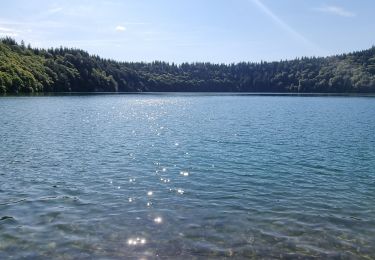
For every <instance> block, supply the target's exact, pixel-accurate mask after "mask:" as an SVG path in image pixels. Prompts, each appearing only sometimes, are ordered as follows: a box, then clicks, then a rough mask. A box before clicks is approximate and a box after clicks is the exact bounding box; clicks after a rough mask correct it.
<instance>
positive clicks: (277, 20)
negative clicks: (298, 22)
mask: <svg viewBox="0 0 375 260" xmlns="http://www.w3.org/2000/svg"><path fill="white" fill-rule="evenodd" d="M251 1H252V2H253V3H254V4H255V5H256V6H257V7H258V8H259V9H260V10H261V11H262V12H263V13H265V14H266V15H267V16H268V17H269V18H271V20H273V21H274V22H275V23H276V24H277V25H278V26H279V27H281V28H282V29H283V30H284V31H286V32H287V33H288V34H289V35H291V36H292V37H293V38H294V39H295V40H297V41H299V42H301V43H303V44H304V45H305V46H307V47H309V48H311V49H314V50H319V47H318V46H316V45H315V44H314V43H312V42H311V41H309V40H308V39H307V38H305V37H304V36H303V35H302V34H300V33H299V32H297V31H296V30H295V29H294V28H293V27H291V26H290V25H289V24H287V23H286V22H285V21H284V20H282V19H281V18H280V17H278V16H277V15H276V14H275V13H274V12H272V11H271V9H269V8H268V7H267V6H266V5H265V4H263V3H262V1H260V0H251Z"/></svg>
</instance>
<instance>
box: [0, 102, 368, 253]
mask: <svg viewBox="0 0 375 260" xmlns="http://www.w3.org/2000/svg"><path fill="white" fill-rule="evenodd" d="M0 111H1V116H0V147H1V151H0V219H1V220H0V259H7V258H11V257H14V258H15V259H18V258H26V259H30V258H31V259H33V258H37V259H52V258H53V259H77V258H79V259H91V258H101V259H123V258H145V259H155V258H173V259H192V258H199V259H201V258H203V259H205V258H226V257H233V258H236V259H238V258H245V257H248V258H267V259H268V258H297V257H301V258H309V257H312V258H313V257H320V258H337V259H374V257H375V98H366V97H299V96H296V97H289V96H226V95H87V96H53V97H2V98H0Z"/></svg>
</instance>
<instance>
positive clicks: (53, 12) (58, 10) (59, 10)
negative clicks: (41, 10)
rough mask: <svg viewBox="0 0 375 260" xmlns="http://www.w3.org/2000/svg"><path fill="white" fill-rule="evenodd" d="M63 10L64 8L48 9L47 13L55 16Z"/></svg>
mask: <svg viewBox="0 0 375 260" xmlns="http://www.w3.org/2000/svg"><path fill="white" fill-rule="evenodd" d="M62 10H63V8H62V7H56V8H51V9H48V10H47V13H48V14H55V13H59V12H61V11H62Z"/></svg>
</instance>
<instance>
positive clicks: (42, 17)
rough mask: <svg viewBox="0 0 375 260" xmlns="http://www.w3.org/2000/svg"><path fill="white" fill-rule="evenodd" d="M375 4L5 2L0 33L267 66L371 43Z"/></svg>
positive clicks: (138, 53)
mask: <svg viewBox="0 0 375 260" xmlns="http://www.w3.org/2000/svg"><path fill="white" fill-rule="evenodd" d="M374 11H375V1H374V0H124V1H120V0H104V1H96V0H90V1H88V0H82V1H78V0H76V1H73V0H64V1H62V0H61V1H60V0H59V1H53V0H35V1H27V0H12V1H3V2H2V4H1V10H0V36H5V35H9V36H13V37H14V38H16V39H17V40H19V41H20V40H21V39H23V40H25V42H26V43H31V45H32V46H35V47H51V46H54V47H58V46H61V45H62V46H67V47H77V48H81V49H84V50H87V51H89V52H90V53H91V54H98V55H100V56H102V57H105V58H112V59H116V60H122V61H153V60H164V61H169V62H177V63H180V62H184V61H187V62H194V61H210V62H219V63H222V62H223V63H230V62H239V61H261V60H266V61H273V60H280V59H291V58H295V57H300V56H325V55H331V54H337V53H342V52H348V51H354V50H361V49H366V48H369V47H371V46H372V45H374V44H375V16H374V15H373V13H374Z"/></svg>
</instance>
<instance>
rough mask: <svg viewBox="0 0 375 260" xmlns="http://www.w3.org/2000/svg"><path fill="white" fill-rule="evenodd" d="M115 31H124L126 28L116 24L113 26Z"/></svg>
mask: <svg viewBox="0 0 375 260" xmlns="http://www.w3.org/2000/svg"><path fill="white" fill-rule="evenodd" d="M115 31H116V32H124V31H126V28H125V26H122V25H117V26H116V28H115Z"/></svg>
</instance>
